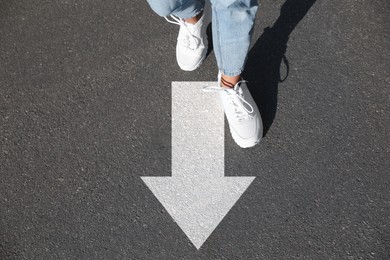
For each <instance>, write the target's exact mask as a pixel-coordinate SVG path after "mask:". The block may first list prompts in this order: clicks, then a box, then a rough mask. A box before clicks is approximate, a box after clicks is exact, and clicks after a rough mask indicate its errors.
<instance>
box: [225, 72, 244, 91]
mask: <svg viewBox="0 0 390 260" xmlns="http://www.w3.org/2000/svg"><path fill="white" fill-rule="evenodd" d="M240 80H241V75H238V76H226V75H222V76H221V85H222V86H224V87H228V88H234V86H235V85H236V84H237V83H238V82H239V81H240Z"/></svg>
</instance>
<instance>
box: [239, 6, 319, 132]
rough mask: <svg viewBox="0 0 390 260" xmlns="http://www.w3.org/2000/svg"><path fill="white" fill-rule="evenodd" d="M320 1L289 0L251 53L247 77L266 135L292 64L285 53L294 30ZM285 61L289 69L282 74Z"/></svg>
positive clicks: (244, 74)
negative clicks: (280, 85)
mask: <svg viewBox="0 0 390 260" xmlns="http://www.w3.org/2000/svg"><path fill="white" fill-rule="evenodd" d="M315 2H316V0H307V1H296V0H287V1H286V2H285V3H284V4H283V6H282V8H281V11H280V16H279V18H278V19H277V20H276V22H275V23H274V25H273V26H272V27H271V28H270V27H267V28H265V29H264V32H263V34H262V35H261V36H260V38H259V39H258V40H257V41H256V43H255V45H254V46H253V48H252V49H251V50H250V52H249V54H248V60H247V63H246V67H245V70H244V72H243V78H244V79H245V80H247V81H248V82H249V84H248V86H249V88H250V92H251V94H252V96H253V98H254V100H255V102H256V104H257V105H258V107H259V110H260V113H261V116H262V119H263V125H264V133H263V136H265V135H266V134H267V132H268V130H269V129H270V127H271V125H272V123H273V121H274V119H275V115H276V110H277V101H278V85H279V83H280V82H283V81H284V80H286V79H287V77H288V73H289V63H288V60H287V58H286V56H285V53H286V49H287V42H288V39H289V36H290V34H291V32H292V31H293V30H294V29H295V27H296V26H297V24H298V23H299V22H300V21H301V20H302V18H303V17H304V16H305V15H306V14H307V12H308V11H309V9H310V8H311V7H312V6H313V4H314V3H315ZM282 62H283V64H284V66H285V72H284V73H283V75H281V72H280V67H281V65H282Z"/></svg>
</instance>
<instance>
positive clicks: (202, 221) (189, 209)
mask: <svg viewBox="0 0 390 260" xmlns="http://www.w3.org/2000/svg"><path fill="white" fill-rule="evenodd" d="M141 178H142V180H143V181H144V182H145V183H146V185H147V186H148V187H149V189H150V190H151V191H152V192H153V194H154V195H155V196H156V197H157V199H158V200H159V201H160V203H161V204H162V205H163V206H164V207H165V209H166V210H167V211H168V213H169V214H170V215H171V216H172V218H173V219H174V220H175V222H176V223H177V224H178V225H179V226H180V228H181V229H182V230H183V231H184V233H185V234H186V235H187V237H188V238H189V239H190V240H191V242H192V243H193V244H194V246H195V247H196V248H197V249H199V248H200V247H201V246H202V244H203V243H204V242H205V241H206V239H207V238H208V237H209V236H210V235H211V233H212V232H213V231H214V229H215V228H216V227H217V226H218V224H219V223H220V222H221V221H222V219H223V218H224V217H225V215H226V214H227V213H228V212H229V210H230V209H231V208H232V207H233V206H234V204H235V203H236V202H237V200H238V199H239V198H240V197H241V195H242V194H243V193H244V192H245V190H246V189H247V188H248V186H249V185H250V184H251V183H252V181H253V180H254V178H255V177H218V178H212V177H209V178H188V177H186V178H182V177H141Z"/></svg>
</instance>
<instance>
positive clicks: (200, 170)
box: [172, 82, 225, 178]
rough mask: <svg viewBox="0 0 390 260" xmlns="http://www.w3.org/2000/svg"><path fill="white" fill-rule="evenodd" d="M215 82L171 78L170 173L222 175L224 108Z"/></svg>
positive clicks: (173, 174)
mask: <svg viewBox="0 0 390 260" xmlns="http://www.w3.org/2000/svg"><path fill="white" fill-rule="evenodd" d="M211 84H215V82H172V176H176V177H192V178H194V177H201V176H208V177H211V176H215V177H223V176H224V167H225V165H224V111H223V107H222V105H221V104H220V102H219V97H218V96H217V94H216V93H205V92H203V91H202V88H203V87H204V86H206V85H211Z"/></svg>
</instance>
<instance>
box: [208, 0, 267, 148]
mask: <svg viewBox="0 0 390 260" xmlns="http://www.w3.org/2000/svg"><path fill="white" fill-rule="evenodd" d="M211 2H212V10H213V21H212V23H213V41H214V52H215V56H216V59H217V63H218V69H219V74H218V83H219V84H218V85H219V86H217V87H207V88H205V90H206V91H217V92H219V94H220V98H221V102H222V105H223V107H224V110H225V115H226V118H227V120H228V122H229V128H230V133H231V134H232V137H233V139H234V141H235V142H236V143H237V144H238V145H239V146H240V147H242V148H247V147H252V146H254V145H256V144H257V143H259V142H260V140H261V137H262V134H263V126H262V120H261V115H260V112H259V110H258V108H257V105H256V103H255V101H254V100H253V98H252V95H251V94H250V92H249V89H248V87H247V84H246V82H245V81H243V80H242V79H241V72H242V71H243V69H244V66H245V61H246V57H247V54H248V50H249V46H250V40H251V36H252V31H253V25H254V20H255V16H256V11H257V8H258V4H257V0H211Z"/></svg>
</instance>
